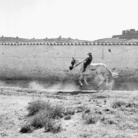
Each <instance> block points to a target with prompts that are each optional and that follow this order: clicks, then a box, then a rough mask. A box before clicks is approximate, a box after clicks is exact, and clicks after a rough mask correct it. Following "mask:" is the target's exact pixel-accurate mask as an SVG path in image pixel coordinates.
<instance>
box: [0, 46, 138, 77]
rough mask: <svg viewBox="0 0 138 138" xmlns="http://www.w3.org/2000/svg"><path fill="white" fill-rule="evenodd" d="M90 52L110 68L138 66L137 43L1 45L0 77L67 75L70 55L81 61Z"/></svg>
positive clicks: (121, 68)
mask: <svg viewBox="0 0 138 138" xmlns="http://www.w3.org/2000/svg"><path fill="white" fill-rule="evenodd" d="M88 52H92V53H93V57H94V60H93V62H96V63H97V62H102V63H105V64H106V65H107V66H108V67H109V69H112V68H117V69H119V70H125V69H130V70H136V69H138V45H62V44H61V45H45V44H41V45H26V44H24V45H19V44H16V45H13V44H0V78H32V77H33V78H47V77H49V76H52V75H53V76H58V75H63V76H64V75H66V73H69V72H68V68H69V66H70V62H71V58H72V57H75V58H76V59H78V60H80V61H82V60H84V59H85V58H86V56H87V53H88Z"/></svg>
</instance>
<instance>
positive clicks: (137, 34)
mask: <svg viewBox="0 0 138 138" xmlns="http://www.w3.org/2000/svg"><path fill="white" fill-rule="evenodd" d="M112 38H119V39H138V31H136V30H135V29H130V30H123V31H122V34H121V35H113V36H112Z"/></svg>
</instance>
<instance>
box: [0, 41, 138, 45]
mask: <svg viewBox="0 0 138 138" xmlns="http://www.w3.org/2000/svg"><path fill="white" fill-rule="evenodd" d="M0 45H51V46H52V45H72V46H73V45H138V42H78V43H77V42H76V43H63V42H61V43H55V42H51V43H50V42H49V43H45V42H32V43H29V42H11V43H9V42H3V43H0Z"/></svg>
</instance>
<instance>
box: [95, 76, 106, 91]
mask: <svg viewBox="0 0 138 138" xmlns="http://www.w3.org/2000/svg"><path fill="white" fill-rule="evenodd" d="M100 79H101V81H100V82H99V84H98V85H97V87H96V90H98V89H99V87H100V85H101V84H102V83H103V82H105V81H106V79H105V78H104V76H103V75H102V74H101V76H100Z"/></svg>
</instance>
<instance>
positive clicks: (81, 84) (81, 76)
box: [79, 74, 84, 86]
mask: <svg viewBox="0 0 138 138" xmlns="http://www.w3.org/2000/svg"><path fill="white" fill-rule="evenodd" d="M83 78H84V76H83V75H82V74H81V75H80V77H79V83H80V86H83V83H82V81H81V80H82V79H83Z"/></svg>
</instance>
